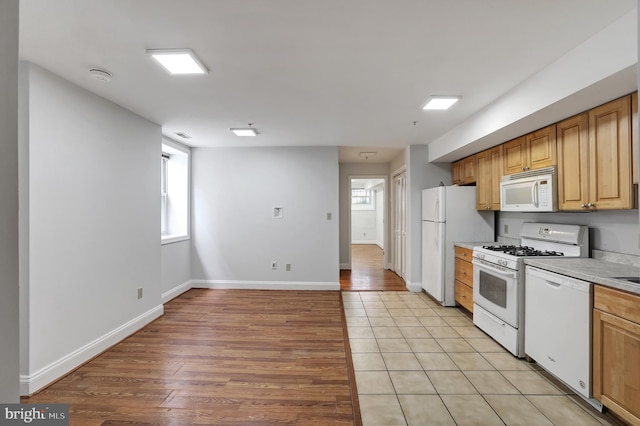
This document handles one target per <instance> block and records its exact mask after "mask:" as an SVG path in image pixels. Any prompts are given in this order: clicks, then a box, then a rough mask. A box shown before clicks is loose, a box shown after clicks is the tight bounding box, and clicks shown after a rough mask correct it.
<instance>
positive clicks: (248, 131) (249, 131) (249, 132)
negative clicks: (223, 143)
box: [229, 127, 258, 136]
mask: <svg viewBox="0 0 640 426" xmlns="http://www.w3.org/2000/svg"><path fill="white" fill-rule="evenodd" d="M229 130H231V131H232V132H233V133H235V134H236V136H258V132H256V129H254V128H253V127H245V128H242V129H229Z"/></svg>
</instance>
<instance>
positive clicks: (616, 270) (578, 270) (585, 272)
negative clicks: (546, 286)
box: [524, 257, 640, 294]
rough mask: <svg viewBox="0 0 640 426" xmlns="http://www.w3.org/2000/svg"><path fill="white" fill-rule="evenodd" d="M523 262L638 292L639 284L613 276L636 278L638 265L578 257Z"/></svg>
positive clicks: (638, 273)
mask: <svg viewBox="0 0 640 426" xmlns="http://www.w3.org/2000/svg"><path fill="white" fill-rule="evenodd" d="M524 263H525V264H526V265H531V266H535V267H536V268H540V269H544V270H546V271H550V272H555V273H558V274H561V275H566V276H569V277H573V278H577V279H579V280H583V281H589V282H591V283H594V284H602V285H605V286H607V287H612V288H616V289H618V290H624V291H628V292H630V293H635V294H640V284H636V283H633V282H631V281H626V280H620V279H616V278H614V277H635V278H638V277H640V267H638V266H633V265H626V264H623V263H614V262H606V261H604V260H599V259H592V258H580V257H574V258H554V259H548V258H547V259H544V258H529V259H525V261H524Z"/></svg>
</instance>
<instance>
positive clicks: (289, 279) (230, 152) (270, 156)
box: [192, 147, 340, 289]
mask: <svg viewBox="0 0 640 426" xmlns="http://www.w3.org/2000/svg"><path fill="white" fill-rule="evenodd" d="M192 179H193V211H194V217H193V222H192V241H193V250H192V278H193V279H194V281H193V283H194V286H202V287H238V288H309V289H311V288H316V289H339V288H340V285H339V268H338V244H337V242H338V220H339V217H338V191H337V190H338V149H337V147H323V148H284V147H282V148H195V149H193V150H192ZM274 207H282V208H283V209H284V215H283V218H282V219H274V218H273V208H274ZM327 213H330V214H331V216H332V219H331V220H327ZM271 261H276V262H277V263H278V268H277V270H272V269H271ZM287 263H289V264H291V271H285V264H287Z"/></svg>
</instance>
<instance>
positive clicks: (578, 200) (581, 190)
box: [556, 112, 589, 210]
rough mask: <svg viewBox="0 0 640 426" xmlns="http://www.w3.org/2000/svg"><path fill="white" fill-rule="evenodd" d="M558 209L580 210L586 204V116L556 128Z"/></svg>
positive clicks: (576, 117) (587, 171)
mask: <svg viewBox="0 0 640 426" xmlns="http://www.w3.org/2000/svg"><path fill="white" fill-rule="evenodd" d="M556 127H557V134H558V209H560V210H581V209H584V208H586V207H583V206H586V205H587V203H588V202H589V201H588V200H589V113H587V112H585V113H583V114H580V115H576V116H575V117H571V118H567V119H566V120H564V121H561V122H560V123H558V124H557V125H556Z"/></svg>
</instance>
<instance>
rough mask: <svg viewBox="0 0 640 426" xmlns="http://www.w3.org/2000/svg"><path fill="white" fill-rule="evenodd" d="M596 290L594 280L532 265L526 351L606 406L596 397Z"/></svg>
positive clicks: (579, 391) (528, 283)
mask: <svg viewBox="0 0 640 426" xmlns="http://www.w3.org/2000/svg"><path fill="white" fill-rule="evenodd" d="M591 293H592V285H591V283H589V282H586V281H581V280H577V279H575V278H570V277H567V276H564V275H559V274H556V273H553V272H548V271H544V270H542V269H538V268H535V267H533V266H528V265H527V267H526V272H525V321H524V323H525V333H524V351H525V353H526V354H527V355H528V356H529V357H531V358H533V359H534V360H535V361H536V362H537V363H538V364H539V365H540V366H541V367H542V368H544V369H545V370H547V371H548V372H549V373H551V374H552V375H554V376H555V377H557V378H558V379H560V380H561V381H563V382H564V383H565V384H566V385H567V386H569V387H570V388H572V389H573V390H574V391H575V392H576V393H577V394H579V395H581V396H582V397H584V399H586V400H587V401H588V402H589V403H591V404H592V405H593V406H594V407H596V408H598V409H599V410H602V404H600V403H598V402H597V401H595V400H594V399H591V309H592V305H593V302H592V300H593V299H592V296H591Z"/></svg>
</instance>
